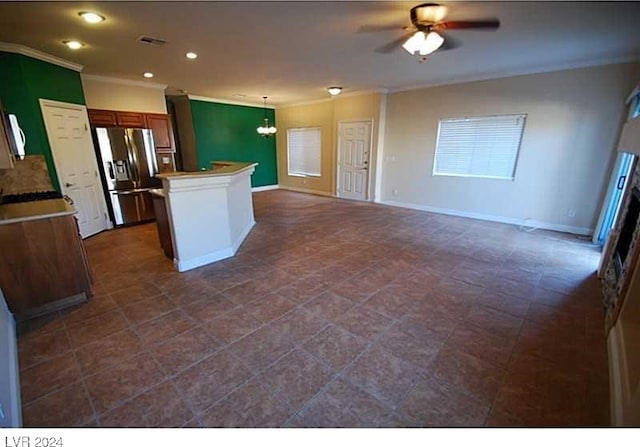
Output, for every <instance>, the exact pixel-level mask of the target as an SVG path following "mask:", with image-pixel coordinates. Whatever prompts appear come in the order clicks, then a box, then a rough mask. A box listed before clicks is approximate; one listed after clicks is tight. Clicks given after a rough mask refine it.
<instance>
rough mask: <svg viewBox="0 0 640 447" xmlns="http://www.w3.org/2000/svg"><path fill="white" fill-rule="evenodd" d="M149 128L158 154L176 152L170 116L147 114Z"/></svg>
mask: <svg viewBox="0 0 640 447" xmlns="http://www.w3.org/2000/svg"><path fill="white" fill-rule="evenodd" d="M145 116H146V119H147V128H149V129H151V131H152V132H153V142H154V143H155V146H156V152H175V151H176V147H175V143H174V139H173V130H172V128H171V119H170V117H169V115H160V114H151V113H147V114H146V115H145Z"/></svg>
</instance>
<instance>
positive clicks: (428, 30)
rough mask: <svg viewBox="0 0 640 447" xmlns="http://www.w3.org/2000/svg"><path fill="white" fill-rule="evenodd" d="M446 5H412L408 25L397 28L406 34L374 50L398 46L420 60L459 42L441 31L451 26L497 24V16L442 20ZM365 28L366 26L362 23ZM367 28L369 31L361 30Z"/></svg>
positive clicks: (481, 27) (478, 27)
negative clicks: (479, 18) (417, 56)
mask: <svg viewBox="0 0 640 447" xmlns="http://www.w3.org/2000/svg"><path fill="white" fill-rule="evenodd" d="M448 10H449V9H448V8H447V7H446V6H443V5H439V4H437V3H423V4H421V5H417V6H414V7H413V8H411V10H410V11H409V18H410V20H411V25H409V26H404V27H401V26H398V29H403V30H405V31H408V32H409V34H407V35H405V36H400V37H399V38H398V39H395V40H393V41H391V42H389V43H388V44H386V45H384V46H382V47H380V48H378V49H376V52H378V53H390V52H392V51H394V50H396V49H397V48H398V47H400V46H402V47H403V48H404V49H405V50H407V52H408V53H409V54H411V55H416V53H417V54H419V55H420V56H421V57H420V61H421V62H422V61H424V60H425V59H426V58H425V57H424V56H427V55H429V54H431V53H433V52H434V51H436V50H438V49H440V50H451V49H453V48H456V47H458V46H459V45H460V44H459V43H457V42H456V40H455V39H453V38H451V37H447V36H446V35H445V32H449V31H454V30H485V31H495V30H497V29H498V28H499V27H500V21H499V20H498V19H495V18H492V19H484V20H449V21H443V20H444V18H445V16H446V15H447V12H448ZM364 28H365V30H366V29H367V28H368V27H367V26H366V25H365V27H364ZM387 29H389V28H388V27H383V28H378V29H375V27H374V29H372V31H385V30H387ZM364 32H369V31H364Z"/></svg>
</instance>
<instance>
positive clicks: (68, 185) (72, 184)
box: [64, 182, 75, 188]
mask: <svg viewBox="0 0 640 447" xmlns="http://www.w3.org/2000/svg"><path fill="white" fill-rule="evenodd" d="M74 185H75V183H69V182H67V183H65V184H64V186H66V187H67V188H71V187H72V186H74Z"/></svg>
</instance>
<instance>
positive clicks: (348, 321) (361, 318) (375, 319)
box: [335, 306, 394, 339]
mask: <svg viewBox="0 0 640 447" xmlns="http://www.w3.org/2000/svg"><path fill="white" fill-rule="evenodd" d="M335 321H336V323H337V324H338V325H340V326H341V327H343V328H345V329H346V330H348V331H349V332H351V333H352V334H356V335H359V336H361V337H364V338H366V339H373V338H375V337H377V336H378V335H380V334H382V333H383V332H384V331H386V330H387V329H389V328H390V327H391V325H392V324H393V322H394V320H393V319H391V318H389V317H386V316H384V315H382V314H379V313H378V312H376V311H374V310H372V309H370V308H368V307H366V306H356V307H352V308H351V309H349V310H348V311H347V312H346V313H345V314H344V315H342V316H341V317H338V318H337V319H336V320H335Z"/></svg>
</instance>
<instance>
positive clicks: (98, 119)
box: [87, 109, 118, 127]
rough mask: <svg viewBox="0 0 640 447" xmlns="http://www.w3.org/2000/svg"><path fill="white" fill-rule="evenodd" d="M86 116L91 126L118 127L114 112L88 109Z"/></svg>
mask: <svg viewBox="0 0 640 447" xmlns="http://www.w3.org/2000/svg"><path fill="white" fill-rule="evenodd" d="M87 114H88V115H89V122H90V123H91V125H92V126H108V127H113V126H117V125H118V121H117V119H116V112H115V111H114V110H97V109H88V110H87Z"/></svg>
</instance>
